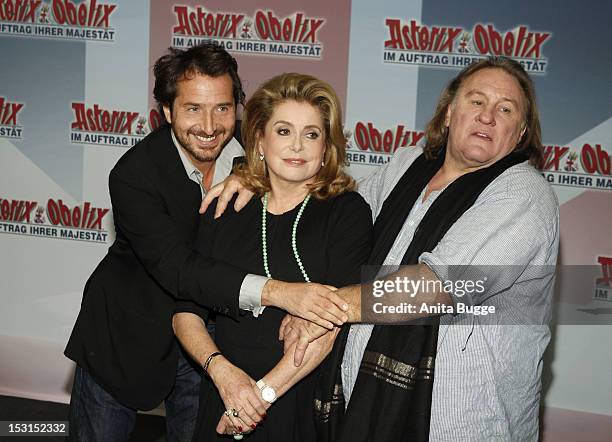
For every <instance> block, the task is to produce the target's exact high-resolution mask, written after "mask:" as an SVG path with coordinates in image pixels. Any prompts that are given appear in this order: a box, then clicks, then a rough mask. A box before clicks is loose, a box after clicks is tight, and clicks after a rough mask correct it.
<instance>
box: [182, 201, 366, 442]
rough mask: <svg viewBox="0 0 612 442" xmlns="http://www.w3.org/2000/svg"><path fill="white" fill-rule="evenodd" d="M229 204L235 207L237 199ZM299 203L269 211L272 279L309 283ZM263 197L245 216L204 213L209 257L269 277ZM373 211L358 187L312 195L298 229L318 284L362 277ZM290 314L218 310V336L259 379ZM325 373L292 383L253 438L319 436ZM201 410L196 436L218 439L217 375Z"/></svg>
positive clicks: (277, 349) (278, 351) (203, 246)
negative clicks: (317, 385)
mask: <svg viewBox="0 0 612 442" xmlns="http://www.w3.org/2000/svg"><path fill="white" fill-rule="evenodd" d="M228 207H230V208H231V207H232V204H230V205H229V206H228ZM299 207H300V206H299V205H298V206H297V207H295V208H294V209H292V210H290V211H288V212H286V213H284V214H282V215H273V214H270V213H268V214H267V243H268V265H269V269H270V273H271V274H272V277H273V278H274V279H277V280H282V281H288V282H304V277H303V276H302V273H301V271H300V269H299V267H298V265H297V263H296V260H295V258H294V255H293V251H292V248H291V231H292V226H293V222H294V220H295V217H296V215H297V213H298V210H299ZM261 213H262V203H261V200H260V199H258V198H253V200H251V202H250V203H249V204H248V205H247V206H246V207H245V208H244V209H242V211H241V212H240V213H239V214H236V213H235V212H233V209H228V213H227V214H226V215H224V216H223V217H221V218H220V219H219V220H217V221H214V220H213V219H212V215H213V214H214V207H211V208H210V209H209V210H208V211H207V213H206V214H205V215H204V216H203V217H202V222H201V224H200V233H199V236H198V239H197V241H196V247H197V248H198V250H199V251H200V252H201V253H202V254H203V255H204V256H206V257H212V258H214V259H215V260H219V261H225V262H228V263H231V264H232V265H234V266H236V267H238V268H240V269H241V270H244V271H246V272H248V273H252V274H259V275H264V273H265V272H264V267H263V255H262V240H261ZM371 242H372V215H371V212H370V208H369V206H368V205H367V204H366V202H365V201H364V200H363V199H362V198H361V196H359V195H358V194H357V193H354V192H349V193H346V194H343V195H341V196H339V197H336V198H333V199H330V200H326V201H318V200H316V199H314V198H311V199H310V201H309V202H308V205H307V206H306V209H305V211H304V213H303V215H302V218H301V220H300V223H299V226H298V229H297V249H298V251H299V254H300V258H301V260H302V263H303V265H304V268H305V270H306V272H307V273H308V276H309V278H310V280H311V281H312V282H319V283H324V284H330V285H333V286H336V287H342V286H345V285H348V284H351V283H356V282H358V281H359V277H360V270H361V269H360V266H361V265H362V264H363V263H365V261H366V259H367V258H368V256H369V253H370V249H371ZM284 315H285V312H284V311H281V310H279V309H276V308H271V307H268V308H266V310H265V311H264V312H263V313H262V314H261V315H260V316H259V317H258V318H255V317H253V315H252V314H251V312H246V311H241V313H240V315H239V318H238V320H236V319H234V318H231V317H228V316H221V315H217V322H216V330H215V336H216V338H215V340H216V342H217V345H218V346H219V349H220V351H221V352H222V353H223V354H224V355H225V356H226V357H227V358H228V359H229V360H230V361H231V362H232V363H233V364H235V365H236V366H238V367H240V368H241V369H243V370H244V371H245V372H246V373H247V374H248V375H249V376H251V377H252V378H253V379H254V380H256V381H257V380H259V379H261V378H262V377H263V376H264V375H265V374H266V373H267V372H268V371H270V370H271V369H272V368H273V367H274V366H275V365H276V364H277V363H278V361H279V360H280V359H281V357H282V355H283V344H282V342H280V341H279V340H278V330H279V327H280V323H281V320H282V318H283V317H284ZM316 376H317V371H316V370H315V372H313V373H312V374H311V375H309V376H308V377H306V378H305V379H304V380H302V381H301V382H300V383H299V384H298V385H296V386H295V387H294V388H292V389H291V390H290V391H289V392H287V393H286V394H285V395H284V396H282V397H281V398H280V399H279V400H278V401H276V402H275V403H274V405H273V406H272V407H271V408H270V410H269V411H268V418H267V419H266V422H265V423H264V424H263V425H260V426H258V428H257V430H256V431H255V432H254V433H253V435H252V436H250V437H249V440H272V441H276V440H278V441H287V440H304V441H310V440H314V437H315V436H314V421H313V411H312V410H313V404H312V402H313V385H314V384H313V381H314V380H315V379H316ZM200 402H201V404H202V406H201V407H200V414H199V418H198V423H197V430H196V438H195V439H194V440H207V441H208V440H214V439H215V438H216V433H215V427H216V426H217V423H218V421H219V418H220V417H221V414H222V413H223V411H224V409H225V408H224V406H223V403H222V401H221V398H220V396H219V395H218V393H217V390H216V388H215V387H214V385H213V384H212V382H211V381H209V380H206V381H204V382H202V390H201V397H200Z"/></svg>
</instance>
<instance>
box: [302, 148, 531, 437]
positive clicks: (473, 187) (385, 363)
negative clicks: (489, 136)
mask: <svg viewBox="0 0 612 442" xmlns="http://www.w3.org/2000/svg"><path fill="white" fill-rule="evenodd" d="M444 153H445V151H442V153H441V154H440V155H439V156H438V158H436V159H433V160H430V159H427V158H425V155H420V156H419V157H418V158H417V159H416V160H415V161H414V162H413V163H412V165H411V166H410V167H409V168H408V170H407V171H406V172H405V173H404V175H403V176H402V178H401V179H400V180H399V182H398V183H397V184H396V186H395V187H394V189H393V191H392V192H391V193H390V194H389V196H388V197H387V199H386V200H385V202H384V204H383V206H382V209H381V211H380V214H379V215H378V217H377V218H376V222H375V224H374V248H373V250H372V255H371V258H370V260H369V263H370V264H371V265H376V266H380V265H381V264H382V263H383V262H384V260H385V258H386V257H387V255H388V253H389V251H390V250H391V247H392V246H393V243H394V241H395V238H396V237H397V235H398V234H399V232H400V230H401V229H402V227H403V225H404V222H405V221H406V218H407V217H408V215H409V214H410V211H411V210H412V207H413V206H414V204H415V203H416V201H417V198H418V197H419V196H420V195H421V192H422V191H423V189H424V188H425V186H427V184H428V183H429V181H430V180H431V179H432V178H433V177H434V175H435V174H436V172H437V171H438V170H439V169H440V167H441V166H442V164H443V163H444ZM526 159H527V157H526V156H525V155H524V154H523V153H519V152H514V153H511V154H510V155H507V156H506V157H504V158H502V159H501V160H499V161H498V162H496V163H495V164H493V165H491V166H489V167H487V168H483V169H479V170H477V171H475V172H471V173H468V174H465V175H462V176H461V177H459V178H457V179H456V180H455V181H454V182H452V183H451V184H450V185H448V186H447V188H446V189H445V190H444V191H443V192H442V194H440V195H439V196H438V198H437V199H436V200H435V201H434V202H433V204H432V205H431V207H430V208H429V210H428V211H427V213H426V214H425V216H424V217H423V219H422V220H421V222H420V223H419V226H418V227H417V229H416V231H415V233H414V236H413V239H412V242H411V243H410V246H409V247H408V250H407V251H406V254H405V255H404V257H403V259H402V262H401V264H402V265H411V264H417V263H418V258H419V256H420V255H421V254H422V253H424V252H428V251H431V250H433V249H434V248H435V246H436V245H437V244H438V242H440V240H441V239H442V237H443V236H444V235H445V234H446V232H447V231H448V229H449V228H450V227H451V226H452V225H453V224H454V223H455V222H456V221H457V220H458V219H459V218H460V217H461V216H462V215H463V213H464V212H465V211H466V210H468V209H469V208H470V207H471V206H472V205H473V204H474V202H475V201H476V199H477V198H478V196H479V195H480V194H481V192H482V191H483V190H484V189H485V188H486V187H487V186H488V185H489V184H490V183H491V182H492V181H493V180H494V179H495V178H497V177H498V176H499V175H500V174H501V173H502V172H503V171H505V170H506V169H508V168H509V167H512V166H514V165H516V164H518V163H521V162H523V161H525V160H526ZM438 325H439V321H438V318H430V319H429V320H428V321H426V322H425V323H424V322H422V321H421V322H419V323H418V324H410V325H394V326H389V325H376V326H375V327H374V329H373V331H372V335H371V337H370V340H369V341H368V344H367V347H366V350H365V352H364V355H363V359H362V361H361V366H360V367H359V374H358V376H357V380H356V383H355V387H354V389H353V392H352V394H351V400H350V402H349V406H348V408H347V410H346V412H345V407H344V404H345V402H344V396H343V394H342V382H341V379H342V378H341V373H340V368H341V363H342V358H343V355H344V348H345V345H346V340H347V337H348V329H349V327H344V330H343V331H342V333H341V334H340V335H339V336H338V339H337V340H336V343H335V345H334V348H333V350H332V352H331V354H330V355H329V357H328V358H327V359H326V361H325V362H324V364H325V366H324V367H323V368H322V370H321V376H320V379H319V383H318V385H317V391H316V394H315V403H314V407H315V420H316V423H317V435H318V440H319V441H321V442H349V441H351V442H355V441H377V442H378V441H383V442H384V441H400V440H402V441H427V440H428V439H429V420H430V414H431V395H432V389H433V379H434V364H435V357H436V348H437V343H438Z"/></svg>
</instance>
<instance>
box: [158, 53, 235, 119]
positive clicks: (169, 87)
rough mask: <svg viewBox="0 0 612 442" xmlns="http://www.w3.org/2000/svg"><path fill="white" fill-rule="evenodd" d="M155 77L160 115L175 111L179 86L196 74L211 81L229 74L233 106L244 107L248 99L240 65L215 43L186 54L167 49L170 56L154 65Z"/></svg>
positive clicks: (161, 58) (162, 58) (160, 59)
mask: <svg viewBox="0 0 612 442" xmlns="http://www.w3.org/2000/svg"><path fill="white" fill-rule="evenodd" d="M153 74H154V75H155V87H154V88H153V96H154V97H155V100H156V101H157V104H158V107H159V111H160V113H161V115H163V114H164V110H163V107H164V106H167V107H168V108H170V111H172V105H173V103H174V99H175V98H176V85H177V83H178V82H179V81H181V80H184V79H190V78H192V77H193V76H194V75H197V74H200V75H207V76H209V77H220V76H222V75H225V74H228V75H229V76H230V78H231V79H232V92H233V96H234V104H235V105H236V106H237V105H239V104H242V105H244V98H245V95H244V91H243V90H242V82H241V81H240V77H239V76H238V63H236V59H235V58H234V57H232V56H231V55H230V54H229V53H228V52H227V51H226V50H225V49H223V48H222V47H221V46H219V45H218V44H216V43H202V44H199V45H197V46H193V47H191V48H189V49H184V50H182V49H175V48H168V53H167V54H165V55H163V56H161V57H160V58H159V59H158V60H157V61H156V62H155V66H154V67H153Z"/></svg>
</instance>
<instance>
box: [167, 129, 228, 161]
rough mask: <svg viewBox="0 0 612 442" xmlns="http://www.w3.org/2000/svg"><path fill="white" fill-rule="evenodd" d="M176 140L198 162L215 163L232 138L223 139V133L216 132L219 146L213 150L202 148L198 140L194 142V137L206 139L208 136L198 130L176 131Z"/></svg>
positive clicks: (212, 148) (213, 147) (215, 146)
mask: <svg viewBox="0 0 612 442" xmlns="http://www.w3.org/2000/svg"><path fill="white" fill-rule="evenodd" d="M174 134H175V136H176V139H177V140H178V142H179V143H180V145H181V146H182V147H183V148H184V149H185V150H186V151H187V152H188V153H189V154H190V155H191V156H192V157H193V158H195V159H196V160H197V161H201V162H206V161H215V160H216V159H217V157H218V156H219V154H220V153H221V150H223V147H224V146H225V145H226V144H227V143H228V142H229V140H230V139H231V137H227V138H225V139H223V138H222V136H223V134H222V133H217V132H215V136H216V137H217V138H218V140H216V141H217V144H216V145H214V146H212V147H211V148H202V147H200V146H198V142H197V140H194V137H195V136H196V135H197V136H202V137H205V136H206V134H205V133H203V132H200V131H197V130H191V129H190V130H188V131H187V132H179V131H177V130H175V131H174Z"/></svg>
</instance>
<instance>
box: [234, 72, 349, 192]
mask: <svg viewBox="0 0 612 442" xmlns="http://www.w3.org/2000/svg"><path fill="white" fill-rule="evenodd" d="M288 100H294V101H297V102H298V103H309V104H311V105H312V106H314V107H316V108H317V109H319V111H320V112H321V117H322V118H323V123H324V125H325V154H324V156H323V161H324V163H325V165H324V166H322V167H321V169H320V170H319V172H318V173H317V174H316V177H315V181H314V182H313V183H311V184H309V185H308V187H309V190H310V194H311V195H312V196H313V197H315V198H317V199H320V200H323V199H328V198H332V197H334V196H337V195H340V194H342V193H344V192H347V191H351V190H354V189H355V187H356V186H355V180H354V179H353V178H352V177H350V176H349V175H348V174H347V173H346V172H345V171H344V165H345V162H346V137H345V136H344V133H343V130H342V111H341V107H340V102H339V100H338V96H337V95H336V93H335V92H334V90H333V89H332V87H331V86H330V85H329V84H327V83H326V82H324V81H321V80H319V79H317V78H315V77H312V76H310V75H305V74H296V73H287V74H281V75H277V76H276V77H273V78H271V79H270V80H268V81H266V82H265V83H264V84H262V85H261V86H260V87H259V88H258V89H257V90H256V91H255V93H254V94H253V95H252V96H251V98H250V99H249V100H248V101H247V103H246V106H245V108H244V112H243V118H242V126H241V134H242V141H243V144H244V150H245V152H246V164H242V165H240V166H239V167H238V168H237V169H236V170H235V171H234V172H235V173H236V175H238V176H239V177H240V178H241V179H242V182H243V183H244V185H245V186H246V187H247V188H248V189H250V190H251V191H253V192H255V193H256V194H257V195H260V196H261V195H263V194H264V193H266V192H268V191H270V179H269V177H268V174H267V168H266V165H265V162H264V161H261V160H260V159H259V152H258V150H257V143H258V141H259V140H260V139H261V137H262V136H263V134H264V131H265V127H266V124H267V123H268V121H269V120H270V118H271V117H272V113H273V112H274V109H275V108H276V106H278V105H279V104H281V103H284V102H286V101H288Z"/></svg>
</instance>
